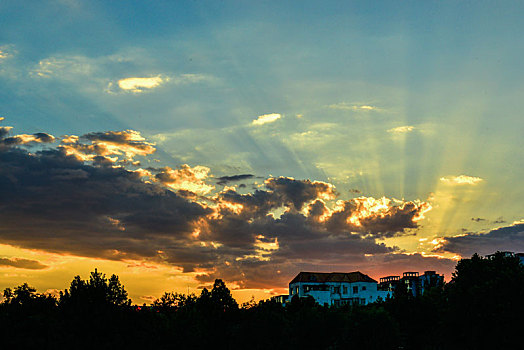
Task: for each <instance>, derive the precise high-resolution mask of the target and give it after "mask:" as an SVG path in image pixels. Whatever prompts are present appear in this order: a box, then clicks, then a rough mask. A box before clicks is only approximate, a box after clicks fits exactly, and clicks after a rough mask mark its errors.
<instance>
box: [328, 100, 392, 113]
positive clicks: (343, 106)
mask: <svg viewBox="0 0 524 350" xmlns="http://www.w3.org/2000/svg"><path fill="white" fill-rule="evenodd" d="M327 107H328V108H329V109H338V110H343V111H375V112H379V111H382V108H378V107H375V106H370V105H358V104H350V103H347V102H339V103H335V104H331V105H328V106H327Z"/></svg>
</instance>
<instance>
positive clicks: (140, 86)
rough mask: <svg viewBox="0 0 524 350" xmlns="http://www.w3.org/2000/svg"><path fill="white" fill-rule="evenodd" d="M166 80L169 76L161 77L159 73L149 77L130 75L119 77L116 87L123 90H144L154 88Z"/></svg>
mask: <svg viewBox="0 0 524 350" xmlns="http://www.w3.org/2000/svg"><path fill="white" fill-rule="evenodd" d="M168 80H169V78H162V77H161V76H160V75H157V76H156V77H149V78H138V77H132V78H125V79H120V80H119V81H118V87H119V88H120V89H122V90H125V91H131V92H144V91H145V90H146V89H153V88H156V87H158V86H160V84H162V83H165V82H166V81H168Z"/></svg>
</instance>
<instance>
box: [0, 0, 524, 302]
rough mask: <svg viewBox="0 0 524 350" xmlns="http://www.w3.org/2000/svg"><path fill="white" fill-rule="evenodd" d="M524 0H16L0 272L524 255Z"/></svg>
mask: <svg viewBox="0 0 524 350" xmlns="http://www.w3.org/2000/svg"><path fill="white" fill-rule="evenodd" d="M523 11H524V3H522V2H518V1H497V2H494V1H273V2H260V1H256V2H255V1H93V0H92V1H82V0H49V1H15V0H13V1H11V0H7V1H2V2H1V3H0V288H1V289H2V290H3V289H4V288H6V287H13V286H16V285H19V284H21V283H23V282H28V283H29V284H30V285H32V286H34V287H36V288H37V289H38V290H39V291H41V292H43V291H48V292H53V291H56V290H60V289H64V288H67V287H68V286H69V283H70V281H71V280H72V278H73V276H74V275H77V274H80V275H81V276H82V277H83V278H87V277H88V274H89V272H90V271H92V270H94V268H95V267H96V268H98V269H99V270H100V271H103V272H105V273H107V274H112V273H116V274H117V275H119V276H120V279H121V280H122V282H123V284H124V285H125V286H126V289H127V290H128V291H129V294H130V297H131V298H132V299H133V302H134V303H137V304H142V303H144V302H145V303H149V302H151V301H152V300H154V299H155V298H156V297H159V296H160V295H161V294H162V293H163V292H164V291H177V292H183V293H187V292H190V293H199V292H200V289H201V288H202V287H203V286H209V285H210V284H212V282H213V281H214V279H215V278H222V279H223V280H225V281H226V283H227V285H228V287H230V288H231V289H233V295H234V296H235V297H236V298H237V299H238V300H239V301H245V300H247V299H249V298H250V297H251V296H252V295H253V296H255V297H256V298H257V299H261V298H268V297H270V296H271V295H273V294H280V293H283V292H286V290H287V285H288V283H289V281H290V280H291V279H292V278H293V277H294V276H295V275H296V274H298V273H299V272H300V271H324V272H332V271H337V272H351V271H357V270H358V271H361V272H363V273H366V274H368V275H370V276H371V277H373V278H375V279H377V280H378V278H380V277H383V276H386V275H399V274H402V272H404V271H419V272H423V271H424V270H437V271H438V272H440V273H444V274H445V276H446V280H448V281H449V279H450V277H451V272H452V271H453V269H454V266H455V264H456V262H457V260H458V259H460V258H461V257H469V256H471V254H473V253H475V252H478V253H480V254H490V253H492V252H495V251H496V250H509V251H516V252H519V251H520V252H524V199H523V198H524V186H523V184H522V181H523V179H524V137H523V135H524V116H523V113H524V112H523V110H524V108H523V101H524V59H523V57H524V40H523V39H522V33H524V22H523V21H522V13H524V12H523Z"/></svg>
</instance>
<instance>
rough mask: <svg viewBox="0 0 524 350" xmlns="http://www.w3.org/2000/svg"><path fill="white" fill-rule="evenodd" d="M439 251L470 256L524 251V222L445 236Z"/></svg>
mask: <svg viewBox="0 0 524 350" xmlns="http://www.w3.org/2000/svg"><path fill="white" fill-rule="evenodd" d="M437 251H445V252H451V253H457V254H459V255H461V256H464V257H468V256H471V255H473V254H474V253H479V254H481V255H486V254H492V253H494V252H496V251H513V252H524V223H523V222H522V221H520V222H516V223H514V224H513V225H510V226H505V227H500V228H497V229H494V230H491V231H489V232H488V233H468V234H465V235H461V236H457V237H446V238H443V243H442V245H441V246H440V247H439V248H437Z"/></svg>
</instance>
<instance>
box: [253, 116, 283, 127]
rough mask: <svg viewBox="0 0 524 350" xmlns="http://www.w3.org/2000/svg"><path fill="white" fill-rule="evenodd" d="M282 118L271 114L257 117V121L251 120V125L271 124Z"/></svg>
mask: <svg viewBox="0 0 524 350" xmlns="http://www.w3.org/2000/svg"><path fill="white" fill-rule="evenodd" d="M281 117H282V115H281V114H279V113H271V114H263V115H260V116H258V118H257V119H255V120H253V122H252V123H251V124H253V125H264V124H268V123H273V122H275V121H276V120H277V119H280V118H281Z"/></svg>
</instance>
